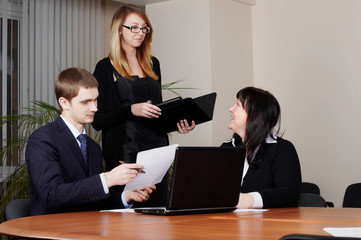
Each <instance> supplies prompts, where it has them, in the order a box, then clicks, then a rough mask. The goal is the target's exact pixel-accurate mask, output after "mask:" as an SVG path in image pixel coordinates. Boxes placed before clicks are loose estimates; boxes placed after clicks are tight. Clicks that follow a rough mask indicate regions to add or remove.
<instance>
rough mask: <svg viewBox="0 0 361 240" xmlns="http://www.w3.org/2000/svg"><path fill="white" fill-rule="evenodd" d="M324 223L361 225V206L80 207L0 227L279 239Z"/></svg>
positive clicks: (28, 231)
mask: <svg viewBox="0 0 361 240" xmlns="http://www.w3.org/2000/svg"><path fill="white" fill-rule="evenodd" d="M324 227H361V209H356V208H279V209H270V210H269V211H265V212H230V213H214V214H195V215H180V216H154V215H143V214H138V213H119V212H79V213H62V214H50V215H42V216H33V217H25V218H19V219H14V220H10V221H7V222H4V223H2V224H0V233H2V234H5V235H10V236H21V237H33V238H43V239H254V240H255V239H258V240H259V239H279V238H280V237H282V236H283V235H286V234H290V233H305V234H320V235H329V234H328V233H326V232H325V231H324V230H322V229H323V228H324Z"/></svg>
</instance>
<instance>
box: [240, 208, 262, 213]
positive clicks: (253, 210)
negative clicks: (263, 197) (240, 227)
mask: <svg viewBox="0 0 361 240" xmlns="http://www.w3.org/2000/svg"><path fill="white" fill-rule="evenodd" d="M266 211H268V209H254V208H253V209H236V210H234V211H233V212H266Z"/></svg>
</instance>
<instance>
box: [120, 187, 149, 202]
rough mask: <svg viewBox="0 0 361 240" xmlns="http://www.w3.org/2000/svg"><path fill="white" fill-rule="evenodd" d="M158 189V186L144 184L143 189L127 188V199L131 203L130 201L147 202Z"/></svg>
mask: <svg viewBox="0 0 361 240" xmlns="http://www.w3.org/2000/svg"><path fill="white" fill-rule="evenodd" d="M155 189H156V186H154V185H150V186H144V188H143V189H136V190H127V191H126V192H125V200H126V201H127V202H128V203H129V202H130V201H135V202H145V201H147V200H148V199H149V196H150V194H151V193H152V192H153V191H154V190H155Z"/></svg>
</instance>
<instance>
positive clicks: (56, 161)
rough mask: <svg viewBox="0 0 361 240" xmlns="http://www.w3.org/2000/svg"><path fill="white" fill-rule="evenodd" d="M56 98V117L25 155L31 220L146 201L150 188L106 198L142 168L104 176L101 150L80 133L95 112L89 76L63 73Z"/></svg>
mask: <svg viewBox="0 0 361 240" xmlns="http://www.w3.org/2000/svg"><path fill="white" fill-rule="evenodd" d="M55 93H56V98H57V100H58V104H59V106H60V108H61V115H60V116H59V117H58V118H57V119H56V120H55V121H54V122H52V123H49V124H47V125H45V126H42V127H40V128H39V129H37V130H35V131H34V132H33V133H32V134H31V136H30V138H29V140H28V143H27V147H26V152H25V161H26V164H27V167H28V172H29V185H30V196H31V214H32V215H40V214H49V213H59V212H72V211H90V210H101V209H111V208H124V207H130V204H131V203H132V201H137V202H143V201H146V200H147V199H148V198H149V195H150V194H151V193H152V191H153V190H154V189H155V186H154V185H151V186H145V187H144V188H143V189H137V190H133V191H125V192H119V191H110V194H108V193H109V188H111V187H112V186H119V185H124V184H127V183H129V182H131V181H132V180H134V178H135V177H136V176H137V175H138V171H139V169H142V168H143V167H144V166H142V165H139V164H123V165H120V166H118V167H116V168H114V169H113V170H111V171H110V172H105V173H103V160H102V153H101V149H100V146H99V145H98V144H97V143H96V142H95V141H94V140H92V139H91V138H89V137H88V136H86V135H85V129H84V124H86V123H91V122H93V118H94V113H95V112H96V111H97V98H98V82H97V81H96V79H95V78H94V77H93V75H92V74H91V73H89V72H88V71H86V70H84V69H80V68H69V69H67V70H64V71H63V72H61V73H60V74H59V76H58V77H57V79H56V82H55ZM119 137H122V136H119Z"/></svg>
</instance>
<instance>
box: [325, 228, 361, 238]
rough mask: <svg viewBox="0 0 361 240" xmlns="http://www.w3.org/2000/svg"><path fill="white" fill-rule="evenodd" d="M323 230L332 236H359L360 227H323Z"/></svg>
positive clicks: (360, 233)
mask: <svg viewBox="0 0 361 240" xmlns="http://www.w3.org/2000/svg"><path fill="white" fill-rule="evenodd" d="M323 230H324V231H326V232H328V233H329V234H331V235H333V236H334V237H361V227H344V228H335V227H325V228H324V229H323Z"/></svg>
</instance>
